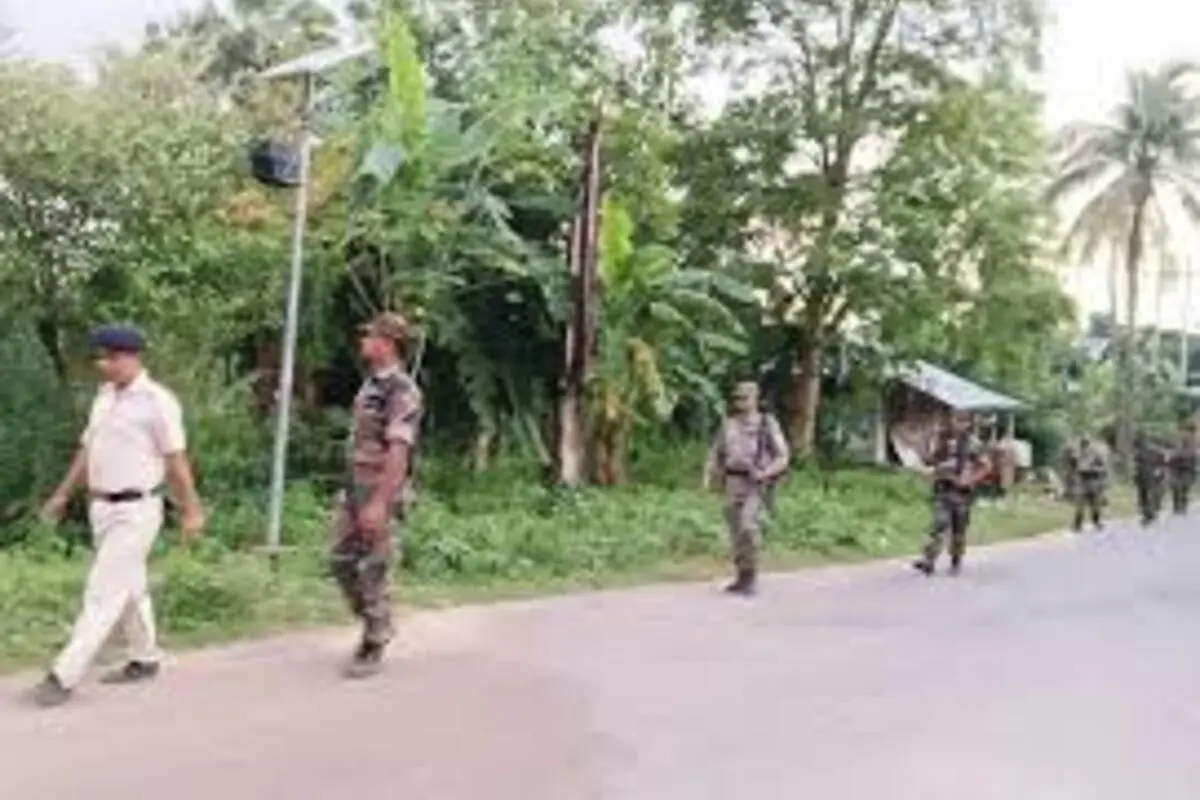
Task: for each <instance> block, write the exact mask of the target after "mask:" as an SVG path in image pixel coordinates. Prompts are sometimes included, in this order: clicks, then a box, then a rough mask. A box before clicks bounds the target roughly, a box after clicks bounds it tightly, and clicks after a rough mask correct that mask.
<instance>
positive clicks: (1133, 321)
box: [1117, 191, 1149, 469]
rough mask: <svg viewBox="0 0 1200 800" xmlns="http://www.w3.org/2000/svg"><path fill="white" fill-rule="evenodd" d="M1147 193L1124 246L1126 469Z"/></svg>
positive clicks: (1122, 446) (1122, 451) (1133, 413)
mask: <svg viewBox="0 0 1200 800" xmlns="http://www.w3.org/2000/svg"><path fill="white" fill-rule="evenodd" d="M1148 200H1149V195H1148V193H1147V192H1145V191H1142V192H1139V194H1138V196H1137V197H1136V199H1135V204H1134V208H1133V219H1132V220H1131V221H1130V225H1129V239H1128V241H1127V242H1126V244H1125V281H1126V284H1125V285H1126V287H1127V291H1126V293H1125V317H1126V320H1125V321H1126V328H1125V335H1124V336H1123V337H1121V348H1120V350H1119V352H1118V358H1119V362H1118V365H1119V371H1120V384H1121V397H1120V405H1119V406H1118V408H1117V454H1118V456H1119V457H1120V460H1121V463H1122V465H1123V466H1124V467H1125V468H1126V469H1128V467H1129V464H1130V457H1131V456H1132V454H1133V429H1134V424H1135V421H1136V420H1137V414H1138V409H1137V405H1138V403H1137V392H1136V386H1137V374H1136V364H1135V356H1134V348H1135V346H1136V339H1137V303H1138V277H1139V275H1138V273H1139V271H1140V269H1141V261H1142V227H1143V223H1144V222H1145V218H1146V203H1147V201H1148Z"/></svg>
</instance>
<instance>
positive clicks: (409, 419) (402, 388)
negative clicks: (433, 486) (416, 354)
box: [346, 367, 423, 501]
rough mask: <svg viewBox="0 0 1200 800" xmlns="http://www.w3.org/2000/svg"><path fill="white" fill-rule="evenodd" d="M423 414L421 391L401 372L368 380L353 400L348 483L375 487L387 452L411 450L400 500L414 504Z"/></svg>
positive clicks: (348, 447)
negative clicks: (415, 466)
mask: <svg viewBox="0 0 1200 800" xmlns="http://www.w3.org/2000/svg"><path fill="white" fill-rule="evenodd" d="M422 410H423V405H422V398H421V390H420V389H419V388H418V387H417V385H416V383H415V382H414V381H413V379H412V378H410V377H409V376H408V375H406V374H405V373H404V372H403V371H402V370H401V369H399V368H398V367H397V368H394V369H391V370H387V371H386V372H381V373H379V374H377V375H372V376H370V377H369V378H367V379H366V380H365V381H364V382H363V385H362V387H361V388H360V389H359V390H358V394H357V395H356V396H355V398H354V420H353V424H352V426H351V430H350V436H349V438H348V440H347V442H346V445H347V450H348V453H347V461H348V472H349V476H348V477H349V483H351V484H353V485H357V486H373V485H374V484H375V483H376V482H377V481H378V480H379V479H380V478H381V477H382V475H383V472H384V467H385V464H386V459H387V453H388V450H389V449H390V448H391V447H392V446H393V445H395V444H397V443H403V444H405V445H407V446H408V453H409V464H408V469H407V474H406V476H405V482H404V485H403V486H402V487H401V490H400V497H398V498H397V499H398V500H406V501H407V500H411V498H412V494H413V485H412V479H413V461H414V454H415V451H416V448H417V440H418V436H419V434H420V424H421V414H422Z"/></svg>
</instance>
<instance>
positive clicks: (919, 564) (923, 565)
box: [912, 558, 935, 575]
mask: <svg viewBox="0 0 1200 800" xmlns="http://www.w3.org/2000/svg"><path fill="white" fill-rule="evenodd" d="M912 568H913V569H915V570H916V571H917V572H921V573H924V574H925V575H933V573H934V571H935V570H934V566H933V564H931V563H929V561H928V560H927V559H924V558H918V559H917V560H916V561H914V562H912Z"/></svg>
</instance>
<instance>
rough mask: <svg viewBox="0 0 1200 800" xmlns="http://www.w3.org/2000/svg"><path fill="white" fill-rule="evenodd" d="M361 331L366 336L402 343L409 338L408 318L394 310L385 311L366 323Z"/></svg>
mask: <svg viewBox="0 0 1200 800" xmlns="http://www.w3.org/2000/svg"><path fill="white" fill-rule="evenodd" d="M361 331H362V334H363V335H364V336H373V337H376V338H379V339H390V340H391V341H393V342H398V343H402V342H404V341H405V340H406V339H407V338H408V320H406V319H405V318H404V317H403V316H401V315H400V314H397V313H396V312H394V311H385V312H383V313H381V314H377V315H375V317H374V318H373V319H371V321H370V322H367V323H365V324H364V325H363V326H362V328H361Z"/></svg>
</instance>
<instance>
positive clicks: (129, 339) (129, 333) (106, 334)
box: [88, 325, 146, 353]
mask: <svg viewBox="0 0 1200 800" xmlns="http://www.w3.org/2000/svg"><path fill="white" fill-rule="evenodd" d="M88 342H89V343H90V344H91V345H92V347H95V348H96V349H98V350H115V351H117V352H121V353H140V352H142V351H143V350H145V349H146V337H144V336H142V332H141V331H139V330H138V329H137V328H135V327H133V326H131V325H101V326H99V327H97V328H93V329H92V332H91V333H90V334H88Z"/></svg>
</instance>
